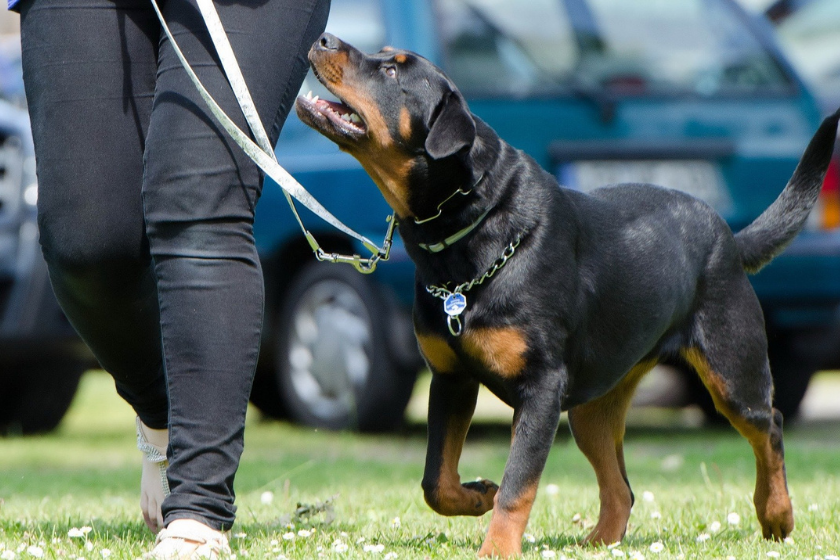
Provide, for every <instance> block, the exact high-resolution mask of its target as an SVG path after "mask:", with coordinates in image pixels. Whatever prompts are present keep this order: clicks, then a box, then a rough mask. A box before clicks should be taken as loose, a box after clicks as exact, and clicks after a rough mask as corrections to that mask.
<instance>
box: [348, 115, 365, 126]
mask: <svg viewBox="0 0 840 560" xmlns="http://www.w3.org/2000/svg"><path fill="white" fill-rule="evenodd" d="M350 120H351V121H352V122H354V123H356V124H359V123H360V122H362V118H361V117H360V116H359V115H357V114H356V113H351V114H350Z"/></svg>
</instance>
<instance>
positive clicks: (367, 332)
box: [275, 263, 417, 431]
mask: <svg viewBox="0 0 840 560" xmlns="http://www.w3.org/2000/svg"><path fill="white" fill-rule="evenodd" d="M396 320H397V317H396V312H395V306H394V305H392V304H391V303H390V301H389V299H388V298H387V297H386V294H384V293H383V289H382V287H381V286H379V285H378V284H376V283H375V282H374V281H373V279H372V278H371V277H369V276H363V275H361V274H359V273H358V272H356V271H355V270H353V269H352V268H350V267H344V266H338V265H334V264H324V263H313V264H311V265H309V266H307V267H305V268H304V269H303V270H302V271H301V272H300V274H298V275H297V276H296V277H295V278H294V279H293V280H292V282H291V285H290V286H289V289H288V292H287V296H286V298H285V301H284V303H283V305H282V306H281V311H280V317H279V321H278V323H277V327H276V333H277V336H276V347H275V374H276V379H277V387H278V390H279V392H280V394H281V397H282V399H283V401H284V402H285V404H286V411H287V412H288V414H289V416H290V417H291V418H292V420H295V421H297V422H300V423H303V424H306V425H310V426H317V427H323V428H330V429H337V430H340V429H355V430H361V431H387V430H392V429H394V428H396V427H398V426H399V425H400V424H401V423H402V419H403V414H404V412H405V407H406V404H407V403H408V399H409V397H410V396H411V391H412V389H413V387H414V382H415V379H416V375H417V370H416V368H410V367H404V366H401V365H400V362H399V359H398V357H397V356H396V355H395V353H394V351H393V349H394V346H393V344H394V341H393V334H394V331H395V329H394V328H393V323H394V322H395V321H396Z"/></svg>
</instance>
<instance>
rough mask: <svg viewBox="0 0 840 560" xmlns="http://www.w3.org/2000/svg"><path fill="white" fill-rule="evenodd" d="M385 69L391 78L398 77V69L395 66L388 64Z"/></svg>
mask: <svg viewBox="0 0 840 560" xmlns="http://www.w3.org/2000/svg"><path fill="white" fill-rule="evenodd" d="M383 70H385V75H386V76H388V77H389V78H396V77H397V69H396V68H394V67H393V66H386V67H385V68H383Z"/></svg>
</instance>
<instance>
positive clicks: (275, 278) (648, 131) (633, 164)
mask: <svg viewBox="0 0 840 560" xmlns="http://www.w3.org/2000/svg"><path fill="white" fill-rule="evenodd" d="M328 30H329V31H330V32H332V33H334V34H336V35H338V36H339V37H341V38H342V39H344V40H346V41H348V42H350V43H352V44H354V45H355V46H357V47H358V48H361V49H362V50H366V51H376V50H378V49H379V48H381V47H382V46H384V45H386V44H392V45H395V46H398V47H400V48H407V49H411V50H414V51H417V52H419V53H420V54H422V55H424V56H426V57H427V58H429V59H430V60H432V61H433V62H435V63H437V64H438V65H440V66H441V67H442V68H443V69H444V70H445V71H446V72H447V73H448V74H449V75H450V76H451V77H452V79H453V80H454V81H455V83H456V84H458V86H459V87H460V88H461V90H462V92H463V93H464V95H465V96H466V98H467V100H468V102H469V104H470V108H471V109H472V111H473V112H474V113H475V114H477V115H478V116H480V117H481V118H482V119H484V120H485V121H487V122H488V123H489V124H490V125H491V126H493V127H494V128H495V129H496V130H497V131H498V132H499V134H500V135H501V136H502V138H504V139H505V140H507V141H508V142H509V143H511V144H512V145H513V146H515V147H517V148H520V149H522V150H524V151H526V152H527V153H529V154H530V155H531V156H533V157H534V158H535V159H536V160H537V161H538V162H539V163H540V164H542V165H543V166H544V167H545V168H546V169H548V170H550V171H551V172H553V173H555V174H556V175H557V177H558V179H559V180H560V181H561V183H563V184H565V185H566V186H568V187H570V188H576V189H580V190H584V191H586V190H589V189H592V188H594V187H596V186H599V185H602V184H606V183H611V182H619V181H628V180H634V181H650V182H654V183H659V184H662V185H665V186H669V187H673V188H678V189H681V190H684V191H686V192H689V193H691V194H693V195H696V196H699V197H700V198H703V199H704V200H706V201H707V202H709V203H710V204H711V205H713V206H714V207H715V208H716V209H717V210H718V211H719V212H720V213H721V214H722V215H723V216H724V217H725V218H726V219H727V220H728V222H729V223H730V224H731V225H732V227H733V229H739V228H741V227H743V226H745V225H746V224H748V223H749V222H750V221H751V220H752V219H754V218H755V217H756V216H757V215H758V214H759V213H760V212H761V211H762V210H764V208H766V207H767V206H768V205H769V204H770V203H771V202H772V201H773V200H774V199H775V197H776V196H777V195H778V193H779V192H780V191H781V190H782V188H783V187H784V184H785V182H786V181H787V179H788V178H789V177H790V175H791V173H792V171H793V169H794V167H795V165H796V162H797V161H798V158H799V156H800V155H801V153H802V151H803V150H804V147H805V145H806V143H807V141H808V139H809V138H810V136H811V134H812V133H813V131H814V130H815V129H816V127H817V125H818V123H819V108H818V106H817V103H816V101H815V99H814V97H813V96H812V95H811V94H810V92H809V91H808V89H807V87H805V85H804V84H803V82H802V80H801V79H800V78H799V76H798V75H797V73H796V72H795V71H794V70H793V68H792V67H791V65H790V64H789V63H788V62H787V60H786V59H785V58H784V56H783V55H782V54H781V53H780V51H779V49H778V47H777V45H776V42H775V40H774V39H773V37H772V33H771V30H770V29H769V28H768V27H767V26H766V25H761V24H760V23H759V22H756V21H755V19H754V18H751V17H750V16H748V15H747V14H746V13H745V12H744V11H743V10H742V9H741V8H740V7H739V6H738V5H737V4H736V3H735V2H734V1H733V0H670V1H669V2H663V1H661V0H636V1H634V2H626V1H624V0H504V1H502V0H433V1H429V0H333V2H332V12H331V16H330V21H329V24H328ZM308 90H312V91H313V92H314V93H317V94H319V95H321V96H327V95H328V94H327V92H326V91H325V90H324V89H323V88H322V87H320V84H318V82H317V81H316V80H315V79H314V78H313V77H312V76H311V75H310V76H309V77H308V78H307V80H306V83H305V84H304V86H303V88H302V92H303V93H305V92H307V91H308ZM276 152H277V156H278V158H279V160H280V163H281V164H282V165H283V166H284V167H286V169H288V170H289V171H290V172H291V173H292V174H293V175H295V176H296V177H297V179H298V180H299V181H300V182H301V183H302V184H303V185H305V186H306V187H307V189H308V190H310V192H312V194H313V195H314V196H315V197H316V198H318V200H320V201H321V202H322V203H323V204H324V205H325V206H327V208H329V209H330V210H331V211H332V212H334V213H335V214H336V215H337V216H338V217H339V218H340V219H342V220H343V221H345V223H347V224H348V225H350V226H351V227H352V228H354V229H356V230H357V231H359V232H361V233H363V234H364V235H365V236H367V237H368V238H370V239H373V240H379V239H381V238H382V236H383V234H384V232H385V229H386V225H387V224H386V216H388V215H389V214H390V209H389V208H388V207H387V206H386V204H385V202H384V200H383V198H382V196H381V195H380V194H379V192H378V190H377V189H376V187H375V186H374V185H373V183H372V181H371V180H370V179H369V177H368V176H367V174H366V173H365V172H364V171H363V170H362V168H361V167H360V165H359V164H358V163H357V162H356V161H355V160H354V159H353V158H352V157H351V156H349V155H347V154H345V153H342V152H339V151H338V150H337V148H336V147H335V145H334V144H332V143H331V142H329V141H328V140H327V139H325V138H324V137H322V136H321V135H319V134H318V133H316V132H315V131H313V130H311V129H310V128H308V127H306V126H305V125H303V124H302V123H301V122H300V121H299V120H298V119H297V118H296V117H295V116H294V115H291V116H290V117H289V119H288V121H287V122H286V125H285V128H284V130H283V133H282V135H281V137H280V140H279V142H278V144H277V149H276ZM825 195H826V198H825V202H824V204H822V205H821V207H820V209H819V210H818V211H817V212H815V214H814V216H813V225H812V228H811V229H810V230H809V231H808V232H807V233H805V234H803V235H802V236H800V238H799V239H797V241H796V242H795V243H794V244H793V245H792V246H791V247H790V250H789V252H788V253H786V254H785V255H783V256H782V257H780V258H779V259H777V261H775V262H774V263H773V264H771V265H770V266H769V267H767V269H765V270H764V271H763V272H762V273H761V274H760V275H758V276H756V277H755V278H754V285H755V287H756V290H757V293H758V294H759V297H760V299H761V301H762V304H763V305H764V309H765V312H766V318H767V325H768V330H769V331H770V333H771V347H770V350H771V361H772V365H773V368H774V375H775V378H776V384H777V386H778V387H779V389H778V390H777V393H776V399H777V406H779V407H780V408H781V409H782V410H783V412H785V414H786V415H791V414H793V413H795V411H796V409H797V407H798V404H799V402H800V400H801V398H802V395H803V394H804V390H805V387H806V386H807V380H808V378H809V377H810V374H811V373H812V372H813V371H814V370H815V369H816V367H817V366H818V365H819V364H818V362H817V360H816V357H815V356H814V355H813V354H812V353H809V352H810V350H809V347H808V346H807V345H805V343H806V342H812V341H816V346H818V347H819V346H820V345H819V342H820V341H821V337H823V336H827V334H826V333H828V332H829V331H830V330H831V329H832V328H834V327H835V325H836V324H837V320H836V312H837V308H838V304H839V303H840V282H838V281H837V278H840V275H838V273H840V253H838V252H836V251H834V250H833V245H832V243H834V242H835V240H837V239H840V233H838V231H840V230H838V229H837V225H838V224H837V223H836V221H834V220H833V219H832V217H831V216H832V208H837V207H838V206H837V196H838V195H837V189H836V188H833V189H832V188H827V189H826V191H825ZM301 213H302V216H303V219H304V221H305V223H306V226H307V228H308V229H309V230H310V231H311V232H312V233H313V234H314V235H315V237H316V238H317V239H318V240H319V242H320V243H321V244H322V245H323V246H324V248H325V249H326V250H328V251H336V252H349V253H354V252H355V253H359V254H365V253H366V252H365V250H364V249H363V248H362V247H360V246H359V245H358V244H357V243H355V242H352V241H350V240H349V239H348V238H346V237H345V236H343V235H340V234H338V233H337V232H335V230H332V229H330V228H329V227H328V226H327V225H325V224H324V223H322V222H320V221H319V220H318V219H317V218H316V217H314V216H313V215H311V214H309V213H308V212H306V211H302V212H301ZM254 232H255V236H256V241H257V246H258V249H259V251H260V255H261V257H262V262H263V268H264V271H265V278H266V296H267V297H266V314H265V317H266V320H265V328H264V341H263V345H262V352H261V363H260V367H259V369H258V372H257V376H256V379H255V385H254V390H253V393H252V395H251V400H252V402H253V403H254V404H255V405H256V406H257V407H259V408H260V409H261V410H262V411H263V412H265V413H267V414H269V415H272V416H279V417H289V418H291V419H293V420H295V421H298V422H303V423H307V424H311V425H315V426H323V427H330V428H353V429H361V430H382V429H391V428H393V427H394V426H396V425H398V424H399V423H400V421H401V419H402V417H403V413H404V408H405V405H406V403H407V401H408V399H409V396H410V394H411V390H412V388H413V385H414V383H415V377H416V374H417V372H418V370H419V368H420V367H421V361H420V359H419V356H418V352H417V348H416V343H415V340H414V337H413V333H412V327H411V321H410V308H411V301H412V299H413V288H414V267H413V265H412V263H411V262H410V261H409V259H408V257H407V255H406V252H405V248H404V247H403V246H402V244H401V242H400V241H399V239H397V240H396V242H395V245H394V247H393V249H392V252H391V260H390V261H389V262H387V263H382V264H381V265H380V267H379V269H378V270H377V271H376V272H375V273H373V274H371V275H367V276H365V275H360V274H359V273H358V272H356V271H355V270H354V269H353V268H351V267H348V266H346V265H335V264H325V263H318V262H315V259H314V258H313V256H312V253H311V250H310V248H309V245H308V243H307V242H306V240H305V238H304V237H303V235H302V234H301V232H300V230H299V229H298V227H297V224H296V223H295V221H294V220H293V218H292V215H291V213H290V211H289V210H288V207H287V203H286V200H285V198H284V196H283V195H282V193H281V191H280V189H279V188H278V187H277V185H275V184H273V182H271V181H270V180H269V181H267V182H266V185H265V186H264V189H263V193H262V197H261V201H260V204H259V205H258V207H257V219H256V223H255V226H254ZM695 378H696V376H692V377H689V378H688V379H695ZM703 394H705V393H701V392H700V391H697V395H703ZM700 398H701V397H699V396H698V399H700ZM706 404H707V405H708V403H706Z"/></svg>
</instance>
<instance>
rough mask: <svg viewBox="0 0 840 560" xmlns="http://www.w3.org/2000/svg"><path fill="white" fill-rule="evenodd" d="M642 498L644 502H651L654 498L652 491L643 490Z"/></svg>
mask: <svg viewBox="0 0 840 560" xmlns="http://www.w3.org/2000/svg"><path fill="white" fill-rule="evenodd" d="M642 499H643V500H644V501H646V502H652V501H654V500H655V499H656V498H655V497H654V496H653V492H650V491H648V490H645V491H644V492H642Z"/></svg>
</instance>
